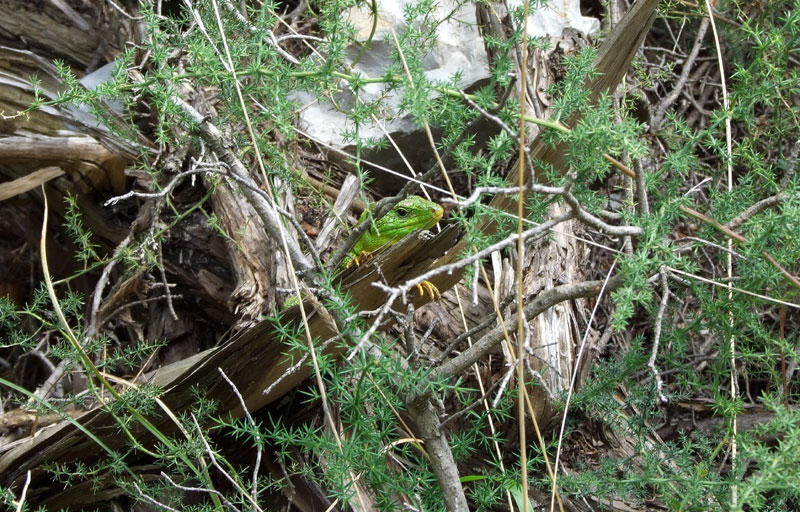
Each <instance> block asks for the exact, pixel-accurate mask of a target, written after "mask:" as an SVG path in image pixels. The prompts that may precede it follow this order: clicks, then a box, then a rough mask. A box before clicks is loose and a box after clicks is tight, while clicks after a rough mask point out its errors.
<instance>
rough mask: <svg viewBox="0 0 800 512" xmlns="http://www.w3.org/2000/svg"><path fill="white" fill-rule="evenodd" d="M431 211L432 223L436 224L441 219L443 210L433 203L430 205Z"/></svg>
mask: <svg viewBox="0 0 800 512" xmlns="http://www.w3.org/2000/svg"><path fill="white" fill-rule="evenodd" d="M431 213H432V214H433V223H434V224H436V223H437V222H439V221H440V220H442V215H444V210H443V209H442V207H441V206H439V205H438V204H437V205H434V206H432V207H431Z"/></svg>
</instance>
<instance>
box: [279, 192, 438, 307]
mask: <svg viewBox="0 0 800 512" xmlns="http://www.w3.org/2000/svg"><path fill="white" fill-rule="evenodd" d="M443 213H444V211H443V210H442V207H441V206H439V205H438V204H436V203H434V202H432V201H428V200H427V199H424V198H422V197H419V196H409V197H407V198H405V199H403V200H402V201H400V202H399V203H397V205H395V207H394V208H392V209H391V210H389V213H387V214H386V215H384V216H383V217H381V218H380V219H378V220H376V221H375V222H373V223H372V226H370V227H369V229H368V230H367V231H366V232H365V233H364V234H363V235H361V238H359V239H358V241H357V242H356V244H355V245H354V246H353V248H352V249H351V250H350V252H349V253H348V254H347V256H345V258H344V260H342V263H341V264H340V265H339V267H338V270H344V269H346V268H348V267H350V266H351V265H353V264H354V263H355V264H356V265H358V264H359V260H363V259H364V258H365V257H367V256H369V255H370V254H371V253H373V252H375V251H377V250H378V249H380V248H382V247H385V246H388V245H391V244H393V243H396V242H399V241H400V240H401V239H402V238H403V237H405V236H406V235H408V234H410V233H413V232H414V231H416V230H418V229H429V228H432V227H433V226H434V225H435V224H436V223H437V222H439V220H440V219H441V218H442V214H443ZM367 219H369V212H367V211H366V210H365V211H364V213H362V214H361V217H360V218H359V219H358V222H357V223H356V226H359V225H361V224H363V223H364V222H368V220H367ZM417 289H418V290H419V293H420V295H424V294H425V291H427V292H428V293H429V294H430V295H431V297H433V298H435V297H437V296H438V295H439V290H437V289H436V287H435V286H434V285H433V284H432V283H429V282H428V281H424V282H423V283H421V284H420V285H417ZM295 304H297V297H290V298H289V299H288V300H287V301H286V303H285V304H284V308H287V307H290V306H293V305H295Z"/></svg>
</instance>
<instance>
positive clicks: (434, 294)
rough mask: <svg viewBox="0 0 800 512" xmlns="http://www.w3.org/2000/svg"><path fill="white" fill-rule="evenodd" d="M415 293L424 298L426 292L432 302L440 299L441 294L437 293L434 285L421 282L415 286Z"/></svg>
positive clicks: (437, 290)
mask: <svg viewBox="0 0 800 512" xmlns="http://www.w3.org/2000/svg"><path fill="white" fill-rule="evenodd" d="M417 291H418V292H419V296H420V297H425V292H426V291H427V292H428V294H430V296H431V299H433V300H437V299H440V298H442V294H441V293H439V289H438V288H436V285H434V284H433V283H432V282H430V281H422V282H421V283H419V284H418V285H417Z"/></svg>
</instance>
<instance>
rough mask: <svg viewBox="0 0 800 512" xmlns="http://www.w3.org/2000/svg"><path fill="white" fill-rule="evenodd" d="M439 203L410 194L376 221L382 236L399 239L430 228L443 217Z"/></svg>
mask: <svg viewBox="0 0 800 512" xmlns="http://www.w3.org/2000/svg"><path fill="white" fill-rule="evenodd" d="M443 213H444V211H443V210H442V207H441V206H439V205H438V204H436V203H434V202H432V201H428V200H427V199H424V198H422V197H420V196H409V197H407V198H405V199H403V200H402V201H400V202H399V203H397V205H396V206H395V207H394V208H392V209H391V210H390V211H389V213H387V214H386V215H384V216H383V217H382V218H381V219H379V220H378V221H377V222H376V227H377V228H378V232H379V233H380V236H381V237H383V238H386V239H394V240H396V239H399V238H402V237H404V236H405V235H407V234H409V233H411V232H412V231H416V230H418V229H429V228H432V227H433V226H434V224H436V223H437V222H439V220H440V219H441V218H442V214H443Z"/></svg>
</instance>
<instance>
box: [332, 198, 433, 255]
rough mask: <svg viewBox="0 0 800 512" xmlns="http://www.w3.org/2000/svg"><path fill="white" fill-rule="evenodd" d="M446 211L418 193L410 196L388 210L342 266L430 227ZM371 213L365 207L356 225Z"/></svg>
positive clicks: (366, 233)
mask: <svg viewBox="0 0 800 512" xmlns="http://www.w3.org/2000/svg"><path fill="white" fill-rule="evenodd" d="M443 213H444V211H443V210H442V207H441V206H439V205H438V204H436V203H434V202H432V201H428V200H427V199H424V198H422V197H419V196H409V197H407V198H405V199H403V200H402V201H400V202H399V203H397V205H395V207H394V208H392V209H391V210H389V213H387V214H386V215H384V216H383V217H381V218H380V219H378V220H376V221H375V222H374V223H373V224H372V226H370V228H369V229H368V230H367V231H366V232H365V233H364V234H363V235H361V238H359V239H358V242H356V244H355V245H354V246H353V248H352V249H351V250H350V253H349V254H348V255H347V256H346V257H345V259H344V260H343V261H342V264H341V265H340V266H339V268H340V269H342V268H347V267H349V266H350V265H352V264H353V263H355V264H356V265H358V263H359V258H363V257H364V256H367V255H369V254H371V253H373V252H375V251H377V250H378V249H380V248H381V247H384V246H387V245H391V244H393V243H396V242H399V241H400V239H401V238H403V237H404V236H406V235H408V234H409V233H412V232H414V231H416V230H418V229H430V228H432V227H433V226H434V225H435V224H436V223H437V222H439V220H440V219H441V218H442V214H443ZM368 218H369V213H368V212H367V211H366V210H365V211H364V213H362V214H361V218H359V219H358V223H356V226H359V225H361V224H363V223H364V222H367V219H368Z"/></svg>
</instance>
